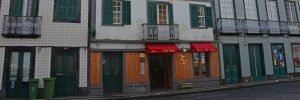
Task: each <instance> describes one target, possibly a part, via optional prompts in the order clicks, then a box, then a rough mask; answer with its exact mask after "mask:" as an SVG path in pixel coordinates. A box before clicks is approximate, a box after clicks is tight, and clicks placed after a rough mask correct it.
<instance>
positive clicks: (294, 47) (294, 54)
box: [292, 44, 300, 67]
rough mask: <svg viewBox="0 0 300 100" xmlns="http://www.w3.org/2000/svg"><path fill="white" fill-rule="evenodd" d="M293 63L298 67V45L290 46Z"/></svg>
mask: <svg viewBox="0 0 300 100" xmlns="http://www.w3.org/2000/svg"><path fill="white" fill-rule="evenodd" d="M292 52H293V62H294V66H295V67H300V44H294V45H292Z"/></svg>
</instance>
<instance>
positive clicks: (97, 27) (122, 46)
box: [90, 0, 219, 95]
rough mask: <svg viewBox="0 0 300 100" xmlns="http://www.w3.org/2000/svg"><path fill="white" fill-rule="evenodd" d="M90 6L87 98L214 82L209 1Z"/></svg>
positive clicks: (104, 0)
mask: <svg viewBox="0 0 300 100" xmlns="http://www.w3.org/2000/svg"><path fill="white" fill-rule="evenodd" d="M92 4H93V5H92V12H93V13H92V23H93V25H92V26H93V28H94V31H95V34H94V36H93V39H92V42H91V67H90V70H91V72H90V76H91V78H90V83H91V84H90V93H91V95H100V94H102V93H120V92H123V93H135V92H147V91H150V90H155V89H157V88H158V89H160V88H163V89H178V88H179V87H180V84H181V83H192V84H194V86H195V87H203V86H209V85H218V84H219V83H218V78H219V77H218V76H219V73H218V72H219V71H218V70H219V69H218V62H217V61H218V60H217V58H218V57H217V56H218V55H217V54H218V53H217V51H216V48H215V46H214V43H215V41H214V34H213V28H212V26H213V20H212V19H213V12H212V11H213V10H211V9H212V8H211V7H212V3H211V1H209V0H94V1H93V3H92ZM114 59H115V60H114ZM116 59H117V60H116ZM198 60H199V61H198ZM200 60H201V61H202V62H201V61H200ZM200 62H201V64H200ZM156 78H157V79H156ZM109 79H111V80H113V82H112V81H110V80H109ZM159 80H160V81H159Z"/></svg>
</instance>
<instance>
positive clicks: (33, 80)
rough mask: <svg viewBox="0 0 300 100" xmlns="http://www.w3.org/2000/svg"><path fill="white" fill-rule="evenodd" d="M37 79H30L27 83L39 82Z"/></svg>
mask: <svg viewBox="0 0 300 100" xmlns="http://www.w3.org/2000/svg"><path fill="white" fill-rule="evenodd" d="M39 81H40V80H39V79H30V80H29V82H39Z"/></svg>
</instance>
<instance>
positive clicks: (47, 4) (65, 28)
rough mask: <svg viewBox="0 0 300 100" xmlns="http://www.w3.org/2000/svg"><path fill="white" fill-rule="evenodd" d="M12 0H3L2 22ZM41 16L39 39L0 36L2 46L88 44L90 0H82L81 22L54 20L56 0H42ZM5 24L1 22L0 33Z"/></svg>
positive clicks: (40, 6) (73, 45)
mask: <svg viewBox="0 0 300 100" xmlns="http://www.w3.org/2000/svg"><path fill="white" fill-rule="evenodd" d="M9 4H10V0H2V5H1V11H0V23H3V15H8V14H9ZM38 13H39V14H38V15H39V16H42V17H43V19H42V33H41V37H39V38H37V39H20V38H4V37H3V36H2V35H1V36H0V46H69V47H77V46H81V47H83V46H85V47H86V46H87V39H88V0H81V23H64V22H53V13H54V0H40V3H39V12H38ZM2 31H3V24H0V33H2Z"/></svg>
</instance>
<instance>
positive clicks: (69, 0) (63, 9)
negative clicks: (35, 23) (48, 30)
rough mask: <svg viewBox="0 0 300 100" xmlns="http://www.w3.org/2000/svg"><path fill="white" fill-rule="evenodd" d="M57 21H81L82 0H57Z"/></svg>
mask: <svg viewBox="0 0 300 100" xmlns="http://www.w3.org/2000/svg"><path fill="white" fill-rule="evenodd" d="M54 3H55V7H54V18H53V19H54V21H55V22H80V10H81V9H80V5H81V0H55V1H54Z"/></svg>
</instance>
